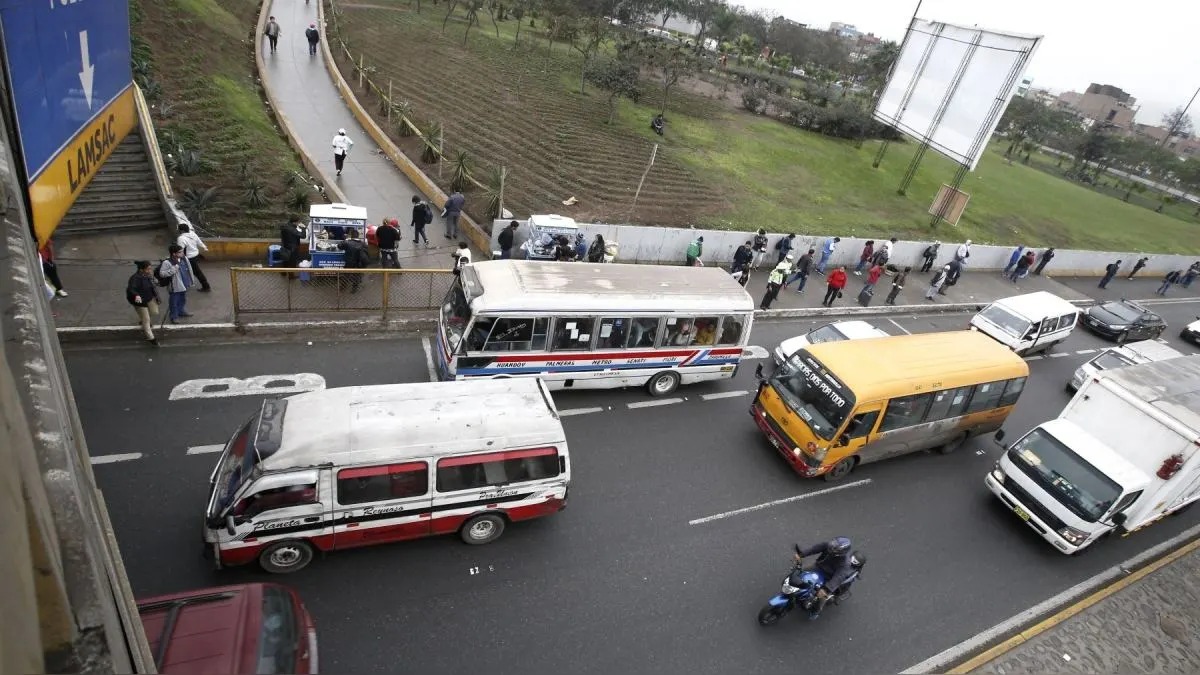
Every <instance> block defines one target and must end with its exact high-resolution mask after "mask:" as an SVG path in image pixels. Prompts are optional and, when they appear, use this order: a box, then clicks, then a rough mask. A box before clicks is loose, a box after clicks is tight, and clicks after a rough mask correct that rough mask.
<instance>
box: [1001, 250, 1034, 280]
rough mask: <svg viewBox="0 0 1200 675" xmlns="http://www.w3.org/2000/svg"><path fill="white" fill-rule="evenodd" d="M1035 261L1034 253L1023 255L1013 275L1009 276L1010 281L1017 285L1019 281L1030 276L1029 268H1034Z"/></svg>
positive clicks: (1028, 252) (1029, 252)
mask: <svg viewBox="0 0 1200 675" xmlns="http://www.w3.org/2000/svg"><path fill="white" fill-rule="evenodd" d="M1035 259H1036V255H1035V254H1034V252H1033V251H1026V252H1025V254H1024V255H1022V256H1021V258H1020V259H1019V260H1017V264H1016V266H1015V267H1014V268H1013V271H1012V273H1011V274H1009V275H1008V280H1009V281H1011V282H1013V283H1014V284H1015V283H1017V282H1018V281H1019V280H1021V279H1024V278H1025V277H1027V276H1029V268H1031V267H1033V261H1034V260H1035Z"/></svg>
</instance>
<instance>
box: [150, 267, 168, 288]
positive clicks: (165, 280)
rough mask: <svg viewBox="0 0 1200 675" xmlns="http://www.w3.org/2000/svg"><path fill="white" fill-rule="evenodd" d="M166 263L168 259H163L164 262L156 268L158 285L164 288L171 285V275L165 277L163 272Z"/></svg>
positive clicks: (155, 275)
mask: <svg viewBox="0 0 1200 675" xmlns="http://www.w3.org/2000/svg"><path fill="white" fill-rule="evenodd" d="M166 263H167V261H166V260H163V261H162V262H160V263H158V267H156V268H155V269H154V278H155V280H157V281H158V285H159V286H162V287H163V288H166V287H167V286H170V285H171V277H165V276H163V275H162V274H161V272H162V268H163V265H165V264H166Z"/></svg>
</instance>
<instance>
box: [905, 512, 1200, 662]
mask: <svg viewBox="0 0 1200 675" xmlns="http://www.w3.org/2000/svg"><path fill="white" fill-rule="evenodd" d="M1198 535H1200V525H1197V526H1195V527H1192V528H1190V529H1188V530H1185V531H1184V532H1181V533H1179V534H1177V535H1175V536H1174V537H1171V538H1170V539H1168V540H1167V541H1164V542H1163V543H1161V544H1158V545H1157V546H1152V547H1150V548H1148V549H1146V550H1145V551H1143V552H1141V553H1139V554H1137V555H1135V556H1133V557H1132V558H1130V559H1129V560H1126V561H1125V562H1123V563H1121V564H1119V565H1115V566H1113V567H1110V568H1108V569H1106V570H1104V571H1103V572H1100V573H1099V574H1097V575H1096V576H1093V577H1091V578H1089V579H1086V580H1084V581H1081V582H1079V583H1078V584H1075V585H1074V586H1072V587H1070V588H1068V589H1067V590H1065V591H1063V592H1062V593H1059V594H1058V595H1056V596H1054V597H1052V598H1050V599H1048V600H1044V601H1042V602H1040V603H1038V604H1036V605H1034V606H1033V607H1030V608H1029V609H1027V610H1025V611H1023V612H1021V613H1020V614H1015V615H1013V616H1012V617H1010V618H1009V619H1007V620H1005V621H1003V622H1001V623H998V624H996V625H995V626H992V627H991V628H989V629H987V630H985V631H983V632H982V633H980V634H978V635H976V636H975V637H972V638H968V639H967V640H964V641H963V642H960V643H958V644H956V645H954V646H953V647H950V648H949V649H947V650H945V651H943V652H941V653H940V654H935V655H934V656H931V657H929V658H928V659H925V660H924V661H922V662H920V663H918V664H916V665H915V666H910V667H908V668H905V669H904V670H902V671H900V672H902V673H905V674H908V673H942V672H945V671H946V670H948V669H949V668H950V667H951V666H953V665H954V664H955V663H957V662H958V661H961V660H962V659H963V658H964V657H965V656H967V655H968V654H973V653H975V652H977V651H979V650H981V649H982V648H983V647H984V646H986V645H990V644H993V643H994V642H995V641H996V640H997V639H998V638H1000V637H1002V636H1007V635H1010V634H1012V633H1015V632H1016V631H1017V630H1020V629H1023V628H1027V627H1028V626H1029V625H1030V624H1032V623H1033V622H1034V621H1037V620H1040V619H1042V618H1043V617H1045V616H1046V615H1048V614H1051V613H1053V612H1055V611H1059V610H1061V609H1063V608H1065V607H1066V606H1067V605H1069V604H1071V603H1073V602H1078V600H1079V599H1080V598H1082V597H1084V596H1085V595H1088V594H1091V593H1095V592H1096V591H1097V590H1099V589H1100V588H1102V587H1104V586H1108V585H1109V584H1111V583H1113V582H1115V581H1116V580H1117V579H1120V578H1123V577H1125V576H1128V575H1129V574H1131V573H1132V572H1134V571H1136V570H1137V569H1138V568H1139V567H1143V566H1145V565H1146V564H1147V563H1149V562H1151V561H1152V560H1155V559H1156V558H1159V557H1161V556H1163V555H1166V554H1167V553H1169V552H1170V551H1173V550H1174V549H1176V548H1179V547H1180V546H1183V545H1184V544H1186V543H1187V542H1189V541H1191V540H1192V539H1194V538H1195V537H1196V536H1198ZM1094 545H1095V544H1093V546H1094Z"/></svg>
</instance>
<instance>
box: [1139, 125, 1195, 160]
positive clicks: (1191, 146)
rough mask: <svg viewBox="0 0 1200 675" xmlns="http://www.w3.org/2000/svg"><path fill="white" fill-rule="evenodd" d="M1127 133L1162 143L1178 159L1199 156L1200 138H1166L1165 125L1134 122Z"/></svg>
mask: <svg viewBox="0 0 1200 675" xmlns="http://www.w3.org/2000/svg"><path fill="white" fill-rule="evenodd" d="M1129 135H1131V136H1140V137H1142V138H1143V139H1145V140H1146V141H1148V142H1150V143H1155V144H1159V143H1162V146H1163V147H1164V148H1166V149H1167V150H1170V151H1171V152H1173V153H1175V155H1176V156H1177V157H1179V158H1180V159H1188V158H1189V157H1200V139H1196V138H1193V137H1191V136H1172V137H1171V138H1169V139H1168V138H1167V129H1166V127H1160V126H1153V125H1149V124H1135V125H1133V128H1132V129H1131V130H1130V134H1129ZM1164 139H1166V142H1165V143H1163V140H1164Z"/></svg>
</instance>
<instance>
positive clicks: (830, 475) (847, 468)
mask: <svg viewBox="0 0 1200 675" xmlns="http://www.w3.org/2000/svg"><path fill="white" fill-rule="evenodd" d="M857 463H858V460H857V459H856V458H854V457H847V458H845V459H843V460H842V461H840V462H838V463H837V464H834V465H833V468H832V469H830V470H829V471H828V472H827V473H826V474H825V475H824V476H823V478H824V479H825V481H826V482H827V483H832V482H834V481H839V480H841V479H843V478H845V477H846V476H849V475H850V472H851V471H853V470H854V465H855V464H857Z"/></svg>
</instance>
